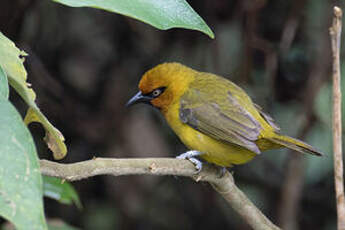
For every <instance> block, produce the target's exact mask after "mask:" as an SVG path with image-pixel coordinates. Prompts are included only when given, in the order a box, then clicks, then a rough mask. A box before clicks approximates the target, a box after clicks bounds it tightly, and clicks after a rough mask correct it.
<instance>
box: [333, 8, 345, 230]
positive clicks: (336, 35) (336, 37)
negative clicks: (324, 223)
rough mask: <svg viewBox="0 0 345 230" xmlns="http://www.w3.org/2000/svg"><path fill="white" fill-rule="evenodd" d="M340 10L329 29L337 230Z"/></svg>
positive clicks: (342, 205) (341, 204) (341, 216)
mask: <svg viewBox="0 0 345 230" xmlns="http://www.w3.org/2000/svg"><path fill="white" fill-rule="evenodd" d="M342 14H343V13H342V10H341V9H340V8H339V7H334V17H333V23H332V27H331V28H330V29H329V33H330V36H331V42H332V53H333V151H334V180H335V194H336V202H337V216H338V230H345V201H344V178H343V156H342V140H341V138H342V137H341V128H342V127H341V125H342V124H341V90H340V39H341V19H342Z"/></svg>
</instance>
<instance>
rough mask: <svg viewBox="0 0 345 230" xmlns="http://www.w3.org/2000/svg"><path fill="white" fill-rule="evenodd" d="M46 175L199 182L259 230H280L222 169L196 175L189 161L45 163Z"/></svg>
mask: <svg viewBox="0 0 345 230" xmlns="http://www.w3.org/2000/svg"><path fill="white" fill-rule="evenodd" d="M40 164H41V172H42V174H43V175H47V176H53V177H58V178H62V179H64V180H67V181H76V180H81V179H85V178H88V177H92V176H97V175H112V176H124V175H158V176H164V175H165V176H168V175H172V176H186V177H191V178H193V179H194V180H195V181H197V182H198V181H207V182H209V183H210V184H211V185H212V187H213V188H214V189H215V190H216V191H217V192H218V193H219V194H220V195H222V196H223V197H224V199H225V200H226V201H227V202H228V203H229V204H230V205H231V206H232V208H233V209H234V210H235V211H236V212H237V213H238V214H240V216H242V218H243V219H244V220H245V221H246V222H247V223H248V224H249V225H250V226H251V227H252V228H253V229H255V230H268V229H274V230H279V228H278V227H277V226H275V225H274V224H273V223H272V222H270V220H269V219H268V218H267V217H266V216H264V214H262V212H261V211H260V210H259V209H258V208H257V207H256V206H255V205H254V204H253V203H252V202H251V201H250V200H249V199H248V198H247V197H246V195H245V194H244V193H243V192H242V191H241V190H240V189H239V188H238V187H237V186H236V185H235V182H234V178H233V177H232V175H231V174H230V173H229V172H228V171H226V173H225V174H224V175H223V176H222V177H221V176H220V171H219V168H217V167H215V166H212V165H209V164H204V167H203V169H202V171H201V172H200V173H198V174H195V167H194V165H193V164H191V163H190V162H189V161H187V160H180V159H174V158H132V159H114V158H95V159H92V160H88V161H82V162H77V163H71V164H60V163H56V162H52V161H47V160H41V161H40Z"/></svg>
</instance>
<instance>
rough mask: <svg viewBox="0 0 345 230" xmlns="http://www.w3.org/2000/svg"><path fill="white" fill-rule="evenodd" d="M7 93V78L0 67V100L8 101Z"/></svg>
mask: <svg viewBox="0 0 345 230" xmlns="http://www.w3.org/2000/svg"><path fill="white" fill-rule="evenodd" d="M8 91H9V90H8V81H7V76H6V73H5V72H4V70H3V69H2V68H1V65H0V98H1V99H8V93H9V92H8Z"/></svg>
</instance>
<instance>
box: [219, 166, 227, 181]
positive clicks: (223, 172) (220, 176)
mask: <svg viewBox="0 0 345 230" xmlns="http://www.w3.org/2000/svg"><path fill="white" fill-rule="evenodd" d="M226 171H227V169H226V168H225V167H221V168H220V169H219V178H222V177H223V176H224V175H225V173H226Z"/></svg>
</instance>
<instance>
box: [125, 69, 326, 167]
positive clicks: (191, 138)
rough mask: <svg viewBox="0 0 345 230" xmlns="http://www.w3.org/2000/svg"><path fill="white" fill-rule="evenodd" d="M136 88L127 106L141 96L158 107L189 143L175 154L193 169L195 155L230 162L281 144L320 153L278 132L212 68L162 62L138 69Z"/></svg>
mask: <svg viewBox="0 0 345 230" xmlns="http://www.w3.org/2000/svg"><path fill="white" fill-rule="evenodd" d="M139 89H140V91H139V92H138V93H137V94H136V95H135V96H134V97H132V98H131V99H130V100H129V101H128V103H127V106H130V105H132V104H136V103H140V102H142V103H148V104H150V105H152V106H154V107H156V108H158V109H159V110H160V111H161V113H162V114H163V116H164V117H165V119H166V120H167V122H168V124H169V125H170V127H171V128H172V129H173V130H174V132H175V133H176V134H177V136H178V137H179V138H180V140H181V141H182V142H183V143H184V144H185V145H186V146H187V147H188V148H189V149H191V151H188V152H186V153H184V154H181V155H180V156H179V157H178V158H182V159H189V160H191V161H192V162H193V163H194V164H195V165H196V167H197V169H198V170H200V169H201V167H202V164H201V162H200V161H198V160H197V159H196V158H195V157H196V156H200V157H201V158H202V159H204V160H206V161H207V162H210V163H214V164H216V165H220V166H223V167H230V166H231V165H232V164H243V163H246V162H248V161H250V160H251V159H253V158H254V157H255V156H256V155H258V154H260V153H261V152H263V151H266V150H270V149H277V148H281V147H286V148H289V149H292V150H295V151H297V152H301V153H310V154H314V155H318V156H321V155H322V153H321V152H319V151H317V150H316V149H314V148H313V147H312V146H310V145H308V144H306V143H304V142H302V141H300V140H297V139H294V138H292V137H288V136H285V135H282V134H280V129H279V127H278V126H277V125H276V124H275V123H274V121H273V119H272V117H270V116H269V115H268V114H266V113H264V112H263V111H262V109H261V108H260V107H259V106H258V105H256V104H254V103H253V102H252V100H251V99H250V97H249V96H248V95H247V94H246V93H245V92H244V91H243V90H242V89H241V88H240V87H238V86H237V85H235V84H234V83H233V82H231V81H229V80H227V79H225V78H222V77H220V76H217V75H215V74H211V73H204V72H198V71H196V70H193V69H191V68H189V67H186V66H184V65H182V64H179V63H164V64H160V65H158V66H156V67H154V68H153V69H151V70H149V71H147V72H146V73H145V74H144V75H143V77H142V79H141V80H140V83H139Z"/></svg>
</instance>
